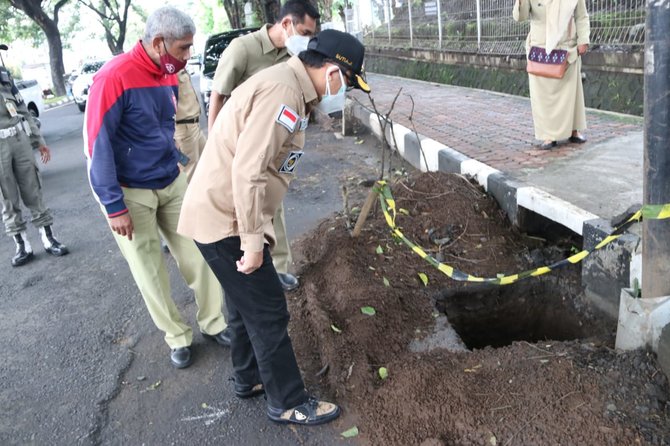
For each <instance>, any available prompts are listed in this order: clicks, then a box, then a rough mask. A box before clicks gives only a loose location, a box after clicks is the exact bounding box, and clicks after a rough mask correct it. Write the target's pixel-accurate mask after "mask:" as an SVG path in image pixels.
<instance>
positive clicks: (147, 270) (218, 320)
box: [113, 173, 226, 348]
mask: <svg viewBox="0 0 670 446" xmlns="http://www.w3.org/2000/svg"><path fill="white" fill-rule="evenodd" d="M185 191H186V175H185V174H183V173H182V174H180V175H179V177H178V178H177V179H176V180H175V181H174V182H173V183H172V184H170V185H169V186H168V187H166V188H165V189H155V190H152V189H135V188H123V194H124V200H125V203H126V206H127V207H128V210H129V211H130V216H131V218H132V220H133V239H132V240H128V238H127V237H123V236H120V235H118V234H116V233H115V232H113V234H114V238H115V239H116V243H117V244H118V245H119V248H120V249H121V253H122V254H123V257H124V258H125V259H126V261H127V262H128V266H129V267H130V271H131V273H132V275H133V278H134V279H135V283H136V284H137V287H138V288H139V290H140V293H141V294H142V298H143V299H144V303H145V305H146V307H147V310H149V314H150V315H151V319H153V321H154V324H156V327H158V329H159V330H162V331H163V332H165V342H167V344H168V345H169V346H170V348H179V347H187V346H189V345H191V341H192V339H193V331H192V330H191V327H189V326H188V325H186V324H185V323H184V322H183V320H182V318H181V315H180V314H179V311H178V310H177V307H176V305H175V303H174V301H173V300H172V297H171V291H170V282H169V278H168V272H167V268H166V266H165V260H164V258H163V252H162V249H161V243H160V237H163V240H165V242H166V243H167V245H168V247H169V248H170V253H171V254H172V256H173V257H174V259H175V260H176V261H177V266H178V267H179V271H180V272H181V275H182V277H183V278H184V280H185V281H186V283H187V284H188V286H189V288H191V289H192V290H193V291H194V292H195V302H196V304H197V305H198V313H197V314H196V319H197V322H198V326H199V327H200V331H202V332H203V333H207V334H211V335H215V334H218V333H220V332H221V331H223V330H224V329H225V328H226V321H225V319H224V316H223V313H222V308H223V291H222V289H221V285H220V284H219V282H218V280H217V279H216V277H215V276H214V274H213V273H212V270H211V269H210V268H209V266H208V265H207V263H206V262H205V260H204V259H203V257H202V255H201V254H200V251H199V250H198V248H197V247H196V245H195V243H194V242H193V240H191V239H188V238H186V237H183V236H181V235H179V234H177V222H178V221H179V212H180V211H181V204H182V199H183V197H184V192H185Z"/></svg>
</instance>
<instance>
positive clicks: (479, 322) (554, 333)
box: [436, 278, 601, 349]
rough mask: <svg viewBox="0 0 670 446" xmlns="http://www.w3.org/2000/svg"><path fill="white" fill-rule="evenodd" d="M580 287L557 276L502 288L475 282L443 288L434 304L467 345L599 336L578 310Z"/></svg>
mask: <svg viewBox="0 0 670 446" xmlns="http://www.w3.org/2000/svg"><path fill="white" fill-rule="evenodd" d="M580 291H581V290H575V287H574V286H573V285H571V284H570V283H569V281H568V280H563V279H561V278H548V279H541V278H538V279H530V280H527V281H522V282H518V283H515V284H512V285H506V286H492V285H480V284H477V285H471V286H468V287H463V288H459V289H444V290H442V291H441V292H440V293H439V295H438V296H436V307H437V309H438V311H440V312H442V313H444V314H446V316H447V319H448V320H449V323H450V324H451V326H452V327H453V328H454V329H455V331H456V333H457V334H458V336H460V338H461V340H462V341H463V343H464V344H465V346H466V347H467V348H468V349H476V348H477V349H478V348H484V347H487V346H490V347H494V348H495V347H503V346H506V345H510V344H511V343H513V342H515V341H527V342H538V341H545V340H553V341H568V340H574V339H580V338H586V337H589V336H593V335H598V334H601V329H600V328H598V325H597V324H594V323H593V321H592V320H591V318H590V317H589V315H587V314H585V313H584V312H583V311H580V309H579V307H580V305H579V299H580Z"/></svg>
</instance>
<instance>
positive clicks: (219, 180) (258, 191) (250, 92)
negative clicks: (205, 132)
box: [177, 57, 318, 252]
mask: <svg viewBox="0 0 670 446" xmlns="http://www.w3.org/2000/svg"><path fill="white" fill-rule="evenodd" d="M317 101H318V95H317V93H316V90H315V89H314V85H313V84H312V81H311V80H310V78H309V76H308V74H307V71H306V70H305V67H304V65H303V64H302V62H301V61H300V59H298V58H297V57H293V58H291V59H290V60H289V61H288V62H287V63H281V64H278V65H275V66H273V67H270V68H268V69H266V70H263V71H261V72H260V73H258V74H257V75H255V76H253V77H251V78H250V79H249V80H248V81H246V82H245V83H243V84H242V85H241V86H240V87H238V88H237V89H235V91H234V92H233V94H232V96H231V98H230V99H229V100H228V101H226V103H225V104H224V106H223V108H222V109H221V113H220V114H219V116H218V118H217V120H216V123H215V124H214V127H213V128H212V133H211V134H210V135H209V138H208V139H207V145H206V146H205V150H204V152H203V154H202V158H201V159H200V162H199V163H198V166H197V167H196V169H195V173H194V175H193V178H192V179H191V182H190V184H189V187H188V189H187V191H186V195H185V196H184V202H183V204H182V208H181V216H180V218H179V226H178V228H177V231H178V232H179V233H180V234H182V235H184V236H186V237H190V238H192V239H194V240H196V241H197V242H200V243H214V242H217V241H219V240H222V239H224V238H226V237H232V236H239V237H240V239H241V248H242V250H243V251H250V252H259V251H262V250H263V244H264V243H269V244H270V246H271V247H273V246H274V243H275V234H274V229H273V226H272V218H273V216H274V214H275V211H276V210H277V208H278V207H279V204H280V203H281V201H282V200H283V198H284V195H285V194H286V190H287V189H288V184H289V181H290V180H291V179H292V178H293V168H295V166H296V163H297V162H298V161H299V158H300V157H301V156H302V148H303V145H304V143H305V131H304V130H305V127H306V122H307V116H308V113H309V111H310V109H311V107H312V106H313V105H315V104H316V103H317ZM293 113H295V114H297V116H293ZM291 118H295V128H294V130H293V131H290V130H289V128H290V127H291V124H290V122H291ZM301 123H303V124H302V125H301ZM287 126H288V127H289V128H287Z"/></svg>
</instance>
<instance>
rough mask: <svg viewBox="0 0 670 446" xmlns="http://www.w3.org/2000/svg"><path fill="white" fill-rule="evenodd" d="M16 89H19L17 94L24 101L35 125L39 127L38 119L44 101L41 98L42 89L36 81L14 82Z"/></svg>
mask: <svg viewBox="0 0 670 446" xmlns="http://www.w3.org/2000/svg"><path fill="white" fill-rule="evenodd" d="M14 83H15V84H16V88H18V89H19V93H21V96H22V97H23V100H24V101H26V107H28V111H30V113H31V114H32V115H33V118H35V121H37V125H38V126H39V125H40V120H39V119H37V118H39V117H40V116H41V115H42V113H43V112H44V99H43V98H42V88H41V87H40V84H38V83H37V81H36V80H28V81H14Z"/></svg>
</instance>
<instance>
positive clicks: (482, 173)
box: [342, 100, 640, 319]
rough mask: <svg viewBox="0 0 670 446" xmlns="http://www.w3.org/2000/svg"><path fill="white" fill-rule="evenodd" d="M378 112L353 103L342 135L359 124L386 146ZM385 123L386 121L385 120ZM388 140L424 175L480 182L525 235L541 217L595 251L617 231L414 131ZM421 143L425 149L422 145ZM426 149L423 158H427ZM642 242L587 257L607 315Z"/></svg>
mask: <svg viewBox="0 0 670 446" xmlns="http://www.w3.org/2000/svg"><path fill="white" fill-rule="evenodd" d="M379 119H380V118H378V117H377V116H376V115H375V114H374V112H373V111H371V110H369V109H367V108H366V107H364V106H363V105H362V104H360V103H358V102H355V101H351V100H347V104H346V110H345V113H344V117H343V124H342V129H343V132H344V133H345V134H350V133H351V130H352V128H353V125H354V123H355V122H358V123H360V124H361V125H362V126H364V127H366V128H367V129H369V130H370V131H371V132H372V133H374V134H375V135H376V136H377V137H378V138H379V139H380V140H381V139H382V127H381V125H380V123H379ZM382 119H383V118H382ZM386 139H387V141H389V142H391V143H392V141H394V140H395V141H396V142H397V145H398V152H399V153H400V155H401V156H402V157H403V158H404V159H405V160H406V161H408V162H409V163H410V164H411V165H412V166H414V167H415V168H417V169H420V170H421V171H422V172H427V171H433V172H434V171H439V172H446V173H456V174H461V175H466V176H468V177H472V178H474V179H476V181H477V183H479V184H480V185H481V186H482V187H483V188H484V189H485V190H486V191H487V192H488V193H489V194H491V195H492V196H493V197H494V198H495V199H496V201H497V202H498V203H499V205H500V207H501V208H502V209H503V210H504V211H505V212H506V213H507V215H508V217H509V219H510V221H511V222H512V224H514V225H515V226H517V227H519V228H521V229H522V230H525V229H527V228H528V227H532V226H533V220H535V221H537V220H538V218H537V215H539V216H541V217H543V218H544V219H547V220H549V221H551V222H555V223H558V224H560V225H562V226H564V227H565V228H568V229H569V230H571V231H572V232H574V233H576V234H578V235H580V236H582V237H583V245H584V246H591V245H590V244H591V243H593V242H594V241H595V240H596V239H597V240H602V238H603V237H604V236H606V235H607V234H609V232H611V231H612V229H613V228H612V226H611V225H610V224H609V222H607V221H605V220H603V219H601V218H600V217H598V216H597V215H595V214H592V213H591V212H588V211H585V210H583V209H581V208H579V207H578V206H575V205H573V204H572V203H569V202H567V201H565V200H563V199H561V198H558V197H556V196H554V195H551V194H549V193H547V192H545V191H543V190H541V189H539V188H537V187H535V186H532V185H529V184H525V183H524V182H522V181H519V180H517V179H515V178H514V177H512V176H511V175H509V174H507V173H504V172H501V171H499V170H497V169H494V168H492V167H490V166H488V165H486V164H484V163H482V162H480V161H477V160H475V159H472V158H469V157H468V156H466V155H464V154H462V153H460V152H458V151H457V150H454V149H453V148H451V147H449V146H447V145H445V144H442V143H440V142H438V141H435V140H433V139H431V138H428V137H426V136H423V135H421V134H418V135H417V134H416V133H415V132H414V131H413V130H411V129H408V128H406V127H404V126H402V125H399V124H396V123H393V122H390V123H389V125H387V126H386ZM419 141H420V144H419ZM421 149H423V154H422V153H421ZM639 245H640V241H639V237H638V236H636V235H635V234H626V235H625V236H624V237H621V239H619V240H617V241H616V242H613V243H612V244H611V245H608V246H607V247H605V248H603V249H602V250H599V251H596V252H594V253H593V254H591V255H590V256H588V257H587V259H588V260H585V262H584V267H583V269H582V283H583V285H584V286H585V287H586V288H587V296H588V297H589V298H590V299H591V300H592V301H593V303H594V305H595V306H596V307H598V308H599V309H600V310H602V311H604V312H605V313H607V315H609V316H611V317H612V318H614V319H616V318H617V317H618V308H619V295H620V290H621V288H628V287H630V282H631V280H632V279H631V271H632V270H633V271H634V270H635V268H631V262H632V261H633V259H634V256H635V254H636V253H638V254H639V249H640V247H639Z"/></svg>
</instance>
